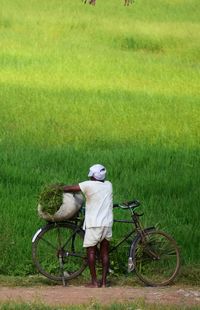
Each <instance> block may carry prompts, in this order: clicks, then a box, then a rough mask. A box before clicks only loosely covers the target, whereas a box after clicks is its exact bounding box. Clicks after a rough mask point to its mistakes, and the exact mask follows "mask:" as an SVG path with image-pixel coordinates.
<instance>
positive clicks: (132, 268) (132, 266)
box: [128, 257, 135, 272]
mask: <svg viewBox="0 0 200 310" xmlns="http://www.w3.org/2000/svg"><path fill="white" fill-rule="evenodd" d="M134 268H135V265H134V263H133V259H132V257H129V259H128V272H131V271H133V270H134Z"/></svg>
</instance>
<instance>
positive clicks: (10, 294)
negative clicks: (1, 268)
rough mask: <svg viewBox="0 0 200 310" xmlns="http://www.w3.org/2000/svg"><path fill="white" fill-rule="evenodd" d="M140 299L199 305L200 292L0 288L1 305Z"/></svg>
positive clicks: (152, 289)
mask: <svg viewBox="0 0 200 310" xmlns="http://www.w3.org/2000/svg"><path fill="white" fill-rule="evenodd" d="M138 299H143V300H144V301H145V302H147V303H156V304H158V303H160V304H177V305H190V306H191V305H199V309H200V288H197V287H195V288H192V287H191V288H189V287H180V286H179V287H178V286H175V287H165V288H152V287H146V288H144V287H142V288H141V287H135V288H134V287H110V288H97V289H90V288H85V287H83V286H79V287H77V286H68V287H62V286H51V287H45V286H41V287H39V286H37V287H27V288H24V287H14V288H10V287H0V302H5V301H17V302H20V303H21V302H36V303H43V304H48V305H57V306H58V305H59V306H64V305H70V304H71V305H74V304H90V303H91V302H97V303H101V304H111V303H113V302H134V300H135V301H136V300H138Z"/></svg>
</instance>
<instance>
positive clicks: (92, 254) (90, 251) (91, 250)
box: [87, 245, 98, 287]
mask: <svg viewBox="0 0 200 310" xmlns="http://www.w3.org/2000/svg"><path fill="white" fill-rule="evenodd" d="M96 248H97V247H96V245H95V246H91V247H88V248H87V258H88V265H89V268H90V274H91V280H92V281H91V284H89V285H87V286H88V287H98V282H97V275H96V267H95V263H96Z"/></svg>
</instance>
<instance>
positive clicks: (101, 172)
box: [88, 164, 106, 181]
mask: <svg viewBox="0 0 200 310" xmlns="http://www.w3.org/2000/svg"><path fill="white" fill-rule="evenodd" d="M88 176H89V177H94V178H95V179H96V180H99V181H103V180H104V179H105V177H106V168H105V167H104V166H102V165H99V164H97V165H94V166H92V167H90V170H89V174H88Z"/></svg>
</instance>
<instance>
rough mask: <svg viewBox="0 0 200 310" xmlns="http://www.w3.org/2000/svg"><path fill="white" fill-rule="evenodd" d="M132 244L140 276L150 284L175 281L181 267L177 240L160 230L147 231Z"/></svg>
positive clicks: (136, 270)
mask: <svg viewBox="0 0 200 310" xmlns="http://www.w3.org/2000/svg"><path fill="white" fill-rule="evenodd" d="M144 232H145V238H144V239H143V238H142V236H141V235H138V236H137V237H136V239H135V241H134V242H133V244H132V247H131V248H132V249H131V253H130V254H131V257H132V259H133V263H134V270H135V272H136V275H137V276H138V278H139V279H140V280H141V281H142V282H143V283H145V284H146V285H149V286H165V285H168V284H170V283H172V282H173V280H174V279H175V277H176V276H177V274H178V271H179V267H180V254H179V249H178V246H177V243H176V241H175V240H174V239H173V238H172V237H171V236H170V235H168V234H166V233H165V232H163V231H158V230H155V229H154V230H151V229H150V230H148V229H146V230H145V231H144Z"/></svg>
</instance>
